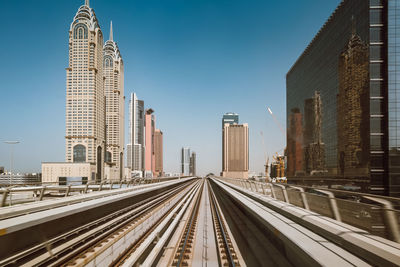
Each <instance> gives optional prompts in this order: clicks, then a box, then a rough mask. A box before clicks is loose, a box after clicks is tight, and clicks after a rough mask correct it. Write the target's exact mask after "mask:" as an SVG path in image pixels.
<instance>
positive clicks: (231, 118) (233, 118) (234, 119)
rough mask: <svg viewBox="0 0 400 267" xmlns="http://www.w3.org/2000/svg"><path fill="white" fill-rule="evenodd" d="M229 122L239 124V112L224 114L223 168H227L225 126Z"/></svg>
mask: <svg viewBox="0 0 400 267" xmlns="http://www.w3.org/2000/svg"><path fill="white" fill-rule="evenodd" d="M225 123H228V124H239V114H236V113H233V112H227V113H225V114H224V115H223V116H222V170H224V169H225V165H224V164H225V161H224V159H225V154H224V153H225V147H224V146H225V143H224V126H225Z"/></svg>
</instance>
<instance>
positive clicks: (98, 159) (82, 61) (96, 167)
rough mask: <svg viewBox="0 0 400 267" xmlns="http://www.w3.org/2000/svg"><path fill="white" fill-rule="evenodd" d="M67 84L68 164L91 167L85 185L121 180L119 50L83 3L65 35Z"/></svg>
mask: <svg viewBox="0 0 400 267" xmlns="http://www.w3.org/2000/svg"><path fill="white" fill-rule="evenodd" d="M66 71H67V82H66V89H67V91H66V132H65V139H66V148H65V150H66V153H65V158H66V162H68V163H90V169H91V170H90V176H91V177H87V178H88V179H89V180H97V181H98V180H102V179H104V178H107V179H121V178H122V177H123V170H124V168H123V166H124V163H123V159H124V98H125V97H124V64H123V60H122V57H121V54H120V51H119V49H118V46H117V44H116V43H115V42H114V40H113V30H112V23H111V27H110V37H109V40H107V41H106V42H105V43H104V41H103V33H102V31H101V28H100V25H99V22H98V20H97V18H96V15H95V13H94V10H93V9H92V8H91V7H90V6H89V1H88V0H86V1H85V4H84V5H82V6H81V7H80V8H79V9H78V12H77V13H76V15H75V17H74V20H73V22H72V23H71V26H70V29H69V64H68V68H66Z"/></svg>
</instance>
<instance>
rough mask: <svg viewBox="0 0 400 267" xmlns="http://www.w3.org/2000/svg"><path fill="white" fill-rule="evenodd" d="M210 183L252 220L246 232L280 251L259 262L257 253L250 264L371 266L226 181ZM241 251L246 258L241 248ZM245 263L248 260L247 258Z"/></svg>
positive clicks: (266, 251)
mask: <svg viewBox="0 0 400 267" xmlns="http://www.w3.org/2000/svg"><path fill="white" fill-rule="evenodd" d="M212 183H213V184H214V185H215V186H216V187H218V188H219V189H220V194H224V195H225V196H226V198H227V200H229V201H231V202H232V203H233V205H231V206H230V207H233V206H237V207H238V209H239V210H241V212H242V213H241V214H242V215H241V217H246V218H248V219H249V220H250V222H252V223H253V226H252V227H251V228H249V231H255V232H257V231H258V235H264V236H265V237H266V239H268V240H269V241H270V242H271V244H273V245H274V247H275V248H277V249H278V250H276V251H275V253H279V257H275V259H274V258H273V257H274V256H275V255H273V254H272V253H271V254H270V255H269V256H270V257H271V259H268V258H266V259H264V261H262V262H260V260H262V257H260V255H256V256H257V259H254V260H253V263H252V264H251V265H254V264H255V260H258V262H257V264H258V265H259V264H261V265H262V264H265V263H266V262H267V261H269V260H272V261H274V263H273V264H274V265H280V266H370V265H369V264H368V263H367V262H366V261H364V260H363V259H361V258H359V257H357V256H355V255H353V254H351V253H349V252H347V251H346V250H345V249H343V248H341V247H339V246H337V245H335V244H334V243H332V242H330V241H329V240H327V239H326V238H324V237H323V236H321V235H318V234H315V233H313V232H311V231H309V230H308V229H306V228H305V227H302V226H301V225H299V224H297V223H295V222H294V221H292V220H290V219H288V218H286V217H284V216H282V215H280V214H279V213H277V212H275V211H273V210H271V209H269V208H267V207H265V206H264V205H262V204H260V203H258V202H257V201H255V200H253V199H251V198H249V197H247V196H245V195H244V194H241V193H240V192H237V191H236V190H234V189H232V188H231V187H229V186H227V185H226V184H224V183H222V182H220V181H218V180H216V179H212ZM248 225H250V224H248ZM263 250H264V253H265V254H267V253H268V249H265V248H264V249H261V250H259V251H258V254H260V253H261V252H262V251H263ZM241 252H242V255H243V257H244V258H245V260H246V255H245V254H243V252H244V251H243V250H241ZM261 256H262V255H261ZM279 258H281V259H282V261H279ZM247 262H249V261H247V260H246V263H247ZM270 264H272V263H270Z"/></svg>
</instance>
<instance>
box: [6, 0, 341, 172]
mask: <svg viewBox="0 0 400 267" xmlns="http://www.w3.org/2000/svg"><path fill="white" fill-rule="evenodd" d="M339 2H340V0H323V1H321V0H301V1H299V0H282V1H276V0H274V1H272V0H271V1H269V0H260V1H258V0H159V1H154V0H140V1H139V0H135V1H133V0H112V1H111V0H108V1H104V0H91V1H90V6H91V7H93V8H94V10H95V12H96V15H97V18H98V20H99V22H100V26H101V29H102V31H103V34H104V36H105V37H108V34H109V24H110V20H112V21H113V29H114V40H115V41H116V42H117V43H118V46H119V48H120V50H121V54H122V57H123V60H124V63H125V95H126V97H127V98H126V102H125V107H126V109H125V110H126V113H125V114H126V118H127V114H128V98H129V97H128V96H129V94H130V93H131V92H136V93H137V95H138V97H139V98H140V99H142V100H144V102H145V105H146V108H149V107H151V108H153V109H154V110H155V115H156V126H157V128H160V129H161V130H162V131H163V132H164V170H165V171H167V172H170V171H172V172H177V171H178V170H179V161H180V155H179V152H180V148H181V147H182V146H188V147H190V148H191V149H192V150H194V151H196V152H197V169H198V172H199V173H200V174H206V173H208V172H214V173H219V172H220V171H221V118H222V115H223V114H224V113H225V112H236V113H238V114H239V122H240V123H248V124H249V130H250V135H249V136H250V170H251V171H257V172H259V171H262V170H263V168H264V167H263V164H264V152H263V151H264V149H263V146H262V142H261V136H260V131H263V133H264V138H265V147H266V151H267V153H268V154H269V155H272V154H273V153H274V152H275V151H279V150H280V152H282V149H283V148H284V147H285V143H286V140H285V139H286V137H285V136H284V135H283V134H282V133H281V132H280V130H279V128H278V127H277V126H276V124H275V123H274V121H273V119H272V117H271V116H270V115H269V114H268V113H267V110H266V108H267V106H269V107H271V109H272V110H273V111H274V113H275V114H276V117H277V120H278V121H279V122H280V123H281V124H282V125H283V126H285V117H286V114H285V110H286V108H285V106H286V99H285V96H286V92H285V89H286V86H285V75H286V73H287V71H288V70H289V69H290V67H291V66H292V65H293V63H294V62H295V61H296V59H297V58H298V56H299V55H300V54H301V53H302V52H303V50H304V49H305V47H306V46H307V45H308V43H309V42H310V41H311V39H312V38H313V37H314V35H315V34H316V33H317V32H318V30H319V29H320V28H321V26H322V25H323V24H324V23H325V21H326V20H327V19H328V17H329V16H330V14H331V13H332V12H333V10H334V9H335V8H336V6H337V5H338V4H339ZM83 3H84V0H62V1H61V0H57V1H55V0H53V1H50V0H40V1H37V0H18V1H11V0H0V16H1V18H2V27H1V33H0V36H1V37H0V40H1V41H0V51H1V52H0V53H1V58H2V62H3V63H2V64H1V65H0V92H1V95H0V97H1V98H0V99H1V105H0V125H1V126H0V141H1V143H0V166H5V167H6V168H8V167H9V165H10V148H9V146H7V145H6V144H4V143H3V141H4V140H15V139H16V140H20V141H21V143H20V144H18V145H17V146H16V147H15V156H14V159H15V167H16V169H17V170H18V171H22V172H37V171H40V169H41V165H40V164H41V162H42V161H64V160H65V158H64V155H65V142H64V135H65V76H66V73H65V68H66V67H67V65H68V30H69V26H70V23H71V22H72V19H73V17H74V15H75V13H76V11H77V10H78V8H79V6H80V5H82V4H83ZM125 125H126V130H127V125H128V121H126V123H125ZM126 132H127V131H126ZM126 140H127V134H126ZM126 140H125V141H126Z"/></svg>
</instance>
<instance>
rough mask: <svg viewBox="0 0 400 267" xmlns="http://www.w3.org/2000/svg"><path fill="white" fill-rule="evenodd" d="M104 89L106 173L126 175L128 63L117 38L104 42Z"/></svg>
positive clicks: (120, 176)
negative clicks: (125, 95)
mask: <svg viewBox="0 0 400 267" xmlns="http://www.w3.org/2000/svg"><path fill="white" fill-rule="evenodd" d="M103 50H104V64H103V69H104V78H105V79H104V91H105V95H106V143H107V153H106V173H107V178H108V179H122V178H123V169H124V165H123V159H124V100H125V97H124V63H123V61H122V57H121V54H120V52H119V49H118V46H117V44H116V43H115V42H114V40H113V29H112V22H111V25H110V38H109V40H108V41H107V42H106V43H105V45H104V49H103Z"/></svg>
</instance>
